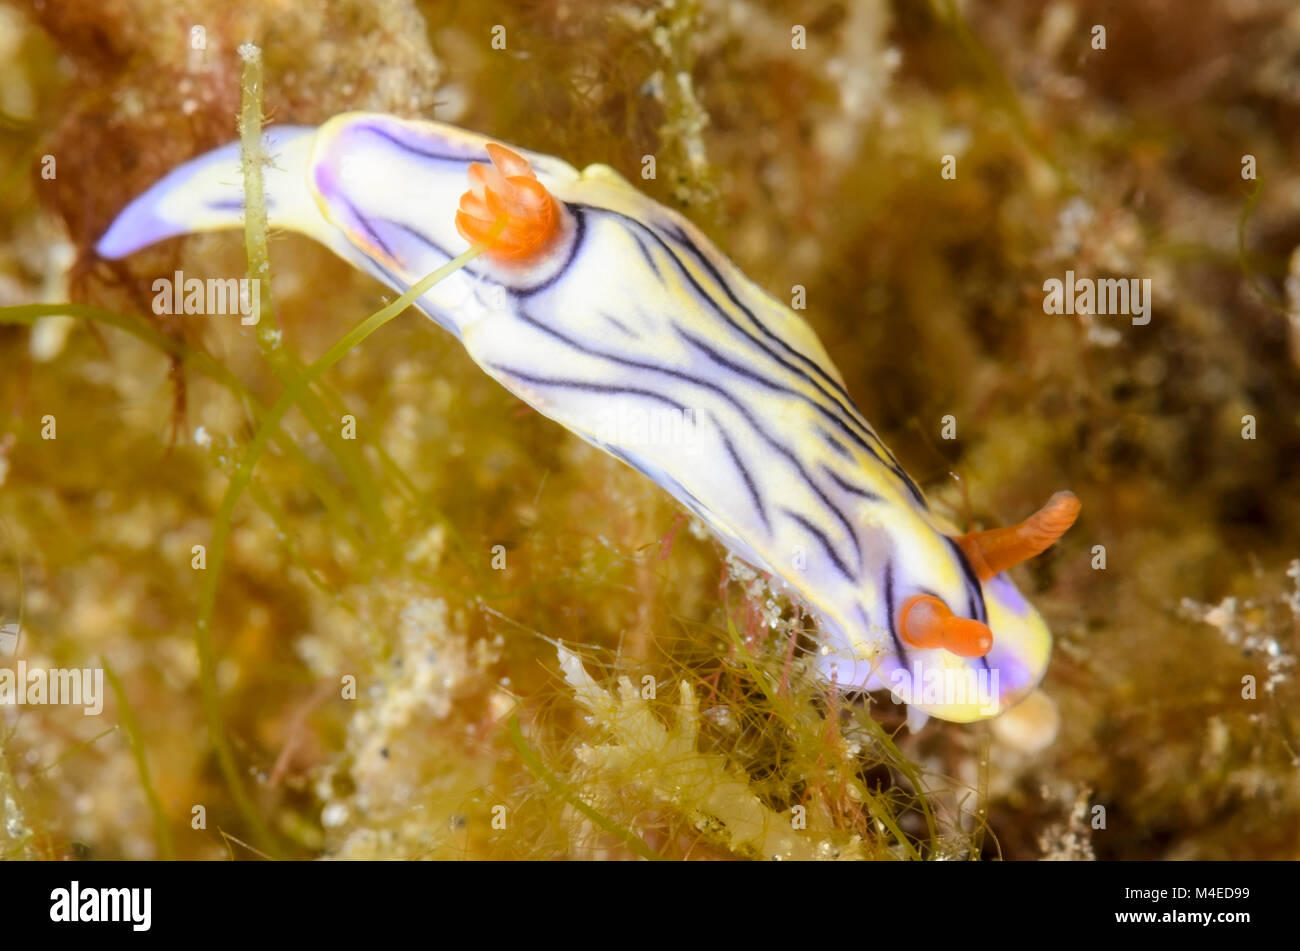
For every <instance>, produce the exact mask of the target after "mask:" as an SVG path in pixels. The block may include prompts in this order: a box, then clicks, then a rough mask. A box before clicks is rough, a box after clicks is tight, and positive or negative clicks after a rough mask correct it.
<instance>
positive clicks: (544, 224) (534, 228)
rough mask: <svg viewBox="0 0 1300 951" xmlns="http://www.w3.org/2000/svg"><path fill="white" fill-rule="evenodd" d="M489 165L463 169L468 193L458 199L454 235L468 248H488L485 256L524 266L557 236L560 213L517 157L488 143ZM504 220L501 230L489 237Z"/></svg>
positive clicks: (473, 165)
mask: <svg viewBox="0 0 1300 951" xmlns="http://www.w3.org/2000/svg"><path fill="white" fill-rule="evenodd" d="M487 152H488V156H489V157H490V158H491V159H492V165H491V166H488V165H482V164H480V163H478V162H475V163H474V164H472V165H470V167H469V181H470V188H469V191H467V192H465V194H463V195H462V196H461V198H460V210H459V211H457V212H456V230H457V231H459V232H460V234H461V236H462V237H463V238H465V240H466V241H469V242H470V243H477V242H480V241H484V242H487V243H488V250H487V252H486V254H487V255H488V256H489V257H492V258H497V259H498V260H501V261H504V262H511V263H514V262H524V261H527V260H528V259H530V258H533V257H535V256H536V255H538V254H540V253H542V252H545V251H546V250H548V249H549V248H550V247H551V246H552V245H554V243H555V242H556V241H557V240H558V239H559V237H560V235H561V231H562V229H561V221H560V210H559V208H558V207H557V206H556V204H555V199H554V198H553V197H552V196H551V193H550V192H548V191H547V190H546V186H545V185H543V184H542V183H541V182H539V181H538V180H537V176H536V175H535V174H533V170H532V167H531V166H529V164H528V160H527V159H525V158H524V157H523V156H521V155H519V154H517V153H515V152H512V151H510V149H508V148H506V147H505V146H503V145H497V144H496V143H494V142H489V143H488V145H487ZM503 218H504V219H505V227H504V229H503V230H501V232H500V233H499V234H497V235H496V236H495V237H493V232H494V229H495V228H496V227H497V226H498V225H499V224H500V223H501V221H502V219H503Z"/></svg>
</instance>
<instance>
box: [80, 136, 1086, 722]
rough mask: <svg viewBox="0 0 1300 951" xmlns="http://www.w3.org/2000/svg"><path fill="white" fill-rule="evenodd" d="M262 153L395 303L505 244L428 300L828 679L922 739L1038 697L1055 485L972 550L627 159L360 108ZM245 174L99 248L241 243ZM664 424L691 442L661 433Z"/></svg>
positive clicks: (800, 341)
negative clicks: (749, 583)
mask: <svg viewBox="0 0 1300 951" xmlns="http://www.w3.org/2000/svg"><path fill="white" fill-rule="evenodd" d="M266 137H267V140H268V141H267V148H268V151H269V152H270V154H271V155H272V159H273V165H272V167H270V168H268V169H267V170H266V173H265V176H266V178H265V184H266V194H267V212H268V217H269V220H270V222H271V224H272V225H275V226H279V227H284V228H288V229H292V230H295V231H299V232H301V233H303V234H306V235H308V236H310V237H312V238H314V239H316V240H317V241H320V242H321V243H323V244H325V245H326V246H328V247H329V248H331V249H332V250H333V251H334V252H335V253H337V254H338V255H339V256H340V257H342V258H344V259H345V260H347V261H349V262H351V263H352V264H354V265H355V266H357V267H359V268H361V269H363V270H365V271H367V272H369V273H370V274H372V275H374V276H375V277H377V278H378V279H379V280H380V281H382V282H384V283H385V284H387V285H389V286H390V287H393V288H395V289H398V290H400V291H405V290H407V289H409V288H410V287H411V286H412V285H413V284H414V283H415V282H416V281H418V280H419V279H420V278H422V277H423V276H424V275H426V274H428V273H429V272H431V271H433V270H435V269H436V268H438V267H440V266H441V265H443V264H445V263H446V262H447V261H449V260H450V259H451V258H453V257H454V256H455V255H457V254H458V253H460V252H461V251H462V250H464V248H465V247H466V246H467V241H479V240H487V239H489V238H491V239H492V243H491V246H490V248H489V250H488V251H487V252H486V253H485V254H484V255H482V256H481V257H479V258H477V259H475V260H474V261H472V262H471V263H470V264H469V265H468V266H467V267H465V268H464V269H462V270H460V271H458V272H456V273H454V274H453V275H452V276H451V277H449V278H448V279H446V280H444V281H442V282H441V283H439V284H437V285H435V286H434V287H433V288H432V289H431V290H430V291H429V292H428V293H426V294H425V295H424V296H423V297H422V298H420V300H419V307H420V308H421V309H422V310H423V311H424V312H425V313H426V314H428V315H429V316H430V317H431V318H433V320H435V321H436V322H437V323H438V324H440V325H441V326H442V327H444V328H445V329H447V330H448V331H450V332H451V333H453V334H455V335H456V336H457V337H458V338H459V339H460V340H461V342H462V343H463V344H464V346H465V349H466V350H467V351H468V352H469V354H470V356H471V357H472V358H473V359H474V360H475V361H476V362H477V363H478V364H479V366H481V367H482V368H483V369H484V371H486V372H487V373H488V374H489V375H490V376H492V377H493V378H494V379H496V380H497V381H499V382H500V383H501V384H502V385H503V386H505V387H506V389H508V390H510V391H511V392H512V393H514V394H515V395H517V396H518V397H519V398H520V399H522V400H524V401H525V402H527V403H528V404H529V405H531V406H532V407H534V408H535V409H537V410H538V411H539V412H540V413H542V414H544V415H545V416H548V417H550V418H551V419H553V420H555V421H556V422H559V423H560V424H561V425H563V426H564V427H566V428H567V429H569V430H571V431H572V432H574V433H576V434H577V435H578V436H580V437H582V438H583V439H585V440H587V441H588V442H590V443H592V444H594V445H596V446H598V447H600V448H601V449H603V450H605V451H606V452H609V453H611V454H612V455H614V456H615V457H617V458H619V459H621V460H623V461H624V462H626V463H627V464H628V465H630V466H632V467H633V468H634V469H636V470H638V471H640V472H642V473H644V474H645V475H646V476H648V477H649V478H651V479H653V480H654V481H655V482H656V483H658V484H659V485H660V486H662V487H663V488H664V489H666V490H667V491H668V492H670V493H671V494H672V495H673V496H674V497H675V498H676V499H677V500H678V501H680V502H681V503H682V504H683V505H684V506H686V508H688V509H689V510H690V511H691V512H693V513H694V514H695V515H696V516H698V517H699V518H700V519H701V520H702V521H703V522H704V523H705V524H706V525H707V526H708V527H709V528H710V529H711V530H712V531H713V532H714V533H716V535H717V536H718V538H719V539H720V540H721V541H722V543H723V544H724V545H726V546H727V547H728V548H729V549H731V550H732V551H733V552H734V553H735V554H736V555H737V556H739V557H740V558H742V559H743V560H745V561H747V562H749V563H750V564H752V565H753V566H755V567H756V568H759V569H761V570H762V571H765V572H768V573H769V574H771V575H772V576H774V577H775V578H777V579H780V581H782V582H784V584H785V585H786V586H787V587H788V589H789V590H790V591H791V592H793V593H794V594H795V595H797V596H798V598H799V599H801V600H802V602H803V603H804V605H805V606H806V607H807V608H808V609H809V611H810V612H811V614H812V615H813V617H814V618H815V619H816V621H817V623H818V627H819V642H820V644H821V648H820V650H819V651H818V653H817V656H816V657H815V659H814V663H815V665H816V667H817V669H818V670H819V672H820V673H821V674H822V675H823V676H824V677H825V678H826V679H827V680H830V681H833V682H834V683H835V684H836V685H838V686H839V687H841V688H851V689H863V690H874V689H880V688H887V689H891V690H893V692H894V694H895V696H896V697H899V698H901V699H903V700H906V701H908V702H909V703H910V704H911V707H910V712H911V713H912V722H913V723H914V724H915V723H916V721H917V719H918V718H919V720H920V721H921V722H924V714H933V715H936V716H939V717H941V718H944V719H948V720H954V721H960V722H969V721H972V720H977V719H981V718H984V717H987V716H992V715H995V714H997V713H999V712H1001V711H1003V710H1005V709H1006V708H1007V707H1009V706H1010V705H1012V704H1014V703H1015V702H1017V701H1018V700H1019V699H1021V698H1022V697H1024V696H1025V695H1026V694H1028V693H1029V692H1030V691H1031V690H1032V689H1033V688H1034V687H1035V686H1036V684H1037V683H1038V681H1039V680H1040V679H1041V677H1042V675H1043V673H1044V670H1045V669H1046V666H1047V661H1048V655H1049V651H1050V646H1051V637H1050V634H1049V633H1048V630H1047V628H1046V626H1045V624H1044V623H1043V621H1042V619H1041V617H1040V616H1039V614H1038V613H1037V612H1036V611H1035V610H1034V608H1033V607H1031V606H1030V605H1029V604H1028V603H1027V602H1026V601H1025V600H1024V599H1023V598H1022V597H1021V596H1020V594H1019V593H1018V592H1017V590H1016V588H1015V586H1014V584H1013V583H1012V581H1011V580H1010V579H1009V577H1008V576H1007V575H1006V574H1005V571H1006V569H1007V568H1009V567H1010V566H1011V565H1013V564H1015V563H1017V562H1018V561H1021V560H1024V559H1025V558H1027V557H1030V556H1032V555H1034V554H1037V553H1038V552H1040V551H1042V550H1043V549H1045V548H1046V547H1048V546H1049V545H1051V544H1052V542H1053V541H1055V540H1056V538H1057V537H1059V536H1060V535H1061V534H1062V533H1063V532H1064V531H1065V530H1066V529H1067V528H1068V527H1069V525H1070V523H1071V522H1072V521H1073V519H1074V516H1075V514H1076V513H1077V511H1078V501H1077V500H1076V499H1075V498H1074V496H1073V495H1071V494H1069V493H1058V494H1057V495H1056V496H1054V497H1053V498H1052V500H1051V501H1050V502H1049V503H1048V505H1047V506H1046V507H1045V508H1044V509H1043V510H1041V511H1040V512H1039V513H1038V514H1036V515H1034V516H1032V517H1031V518H1030V519H1027V520H1026V521H1025V522H1023V523H1021V524H1020V525H1017V526H1014V527H1011V528H1006V529H997V530H994V531H990V532H979V533H972V534H968V535H963V536H959V534H958V533H957V532H956V530H955V529H954V527H953V526H952V525H950V524H949V523H947V522H946V521H945V520H944V519H943V518H941V517H940V516H939V515H937V514H936V513H935V512H934V511H932V510H931V508H930V507H929V505H928V504H927V503H926V500H925V497H924V496H923V495H922V493H921V490H920V489H919V488H918V486H917V485H916V483H915V482H913V481H912V479H911V478H910V477H909V476H908V475H907V473H906V472H904V471H903V468H902V467H901V466H900V465H899V463H898V461H897V460H896V459H895V458H894V456H893V454H892V453H891V452H890V451H889V449H888V448H886V446H885V445H884V443H882V442H881V440H880V437H879V436H877V435H876V432H875V430H874V429H872V427H871V426H870V424H869V423H868V422H867V421H866V419H864V418H863V416H862V414H861V413H860V412H859V411H858V409H857V407H856V406H855V404H854V402H853V400H852V398H851V397H850V396H849V394H848V391H847V389H846V387H845V385H844V381H843V380H842V379H841V378H840V375H839V372H838V371H837V370H836V369H835V366H834V364H833V363H832V362H831V359H830V357H829V356H828V355H827V353H826V351H825V349H824V348H823V347H822V345H821V343H820V341H819V340H818V339H817V337H816V335H815V334H814V333H813V331H812V329H811V328H810V327H809V325H808V324H807V323H805V321H804V320H803V319H802V318H800V317H799V316H798V315H797V314H795V312H794V311H792V310H791V309H789V308H788V307H786V306H785V305H783V304H782V303H780V302H779V301H777V300H776V299H775V298H773V297H772V296H770V295H769V294H767V293H766V292H765V291H763V290H762V289H761V288H759V287H758V286H757V285H756V284H754V283H753V282H752V281H750V280H749V279H748V278H746V277H745V276H744V275H743V274H742V273H741V272H740V271H739V270H738V269H737V268H736V267H735V265H733V264H732V263H731V262H730V261H729V260H728V259H727V258H726V257H724V256H723V255H722V254H721V253H720V252H719V251H718V250H717V249H716V248H715V247H714V246H713V245H712V244H711V243H710V242H709V241H708V239H707V238H705V237H704V235H703V234H702V233H701V232H700V231H699V230H698V229H697V228H696V227H695V226H693V225H692V224H691V223H690V222H688V221H687V220H686V219H685V218H683V217H682V216H681V215H679V214H677V213H676V212H674V211H672V210H670V209H668V208H665V207H663V206H661V205H659V204H658V203H656V202H654V201H652V200H651V199H649V198H647V197H645V196H644V195H642V194H641V193H640V192H638V191H637V190H636V189H634V188H633V187H632V186H631V185H629V184H628V183H627V182H626V181H625V180H624V179H623V178H621V177H620V176H619V175H618V174H617V173H616V172H615V171H614V170H613V169H611V168H609V167H607V166H603V165H592V166H588V167H587V168H586V169H584V170H583V171H581V172H579V171H578V170H577V169H575V168H573V167H572V166H570V165H568V164H566V163H565V162H563V161H560V160H558V159H555V158H552V157H549V156H546V155H540V154H536V153H532V152H528V151H526V150H523V149H512V148H507V147H504V146H501V145H498V144H496V143H494V142H491V141H489V140H488V139H486V138H484V137H482V136H479V135H475V134H472V133H469V132H465V131H463V130H460V129H456V128H453V127H451V126H447V125H444V124H441V123H435V122H420V121H408V120H400V119H397V118H393V117H390V116H383V115H375V114H363V113H354V114H346V115H342V116H338V117H336V118H334V119H331V120H330V121H328V122H326V123H325V124H324V125H322V126H320V127H318V128H307V127H285V126H280V127H272V128H271V129H269V130H267V133H266ZM239 158H240V156H239V146H238V144H237V143H235V144H231V145H229V146H226V147H224V148H221V149H217V150H215V151H213V152H210V153H208V154H207V155H204V156H201V157H199V158H197V159H194V160H193V161H191V162H189V163H187V164H185V165H183V166H181V167H179V168H177V169H176V170H174V171H173V172H172V173H171V174H169V175H168V176H167V177H166V178H164V179H163V180H162V181H160V182H159V183H158V184H156V185H155V186H154V187H153V188H151V189H150V190H149V191H148V192H146V193H145V194H144V195H142V196H140V197H139V198H137V199H136V200H135V201H134V202H132V203H131V204H130V205H129V206H128V207H127V208H126V209H125V210H124V211H123V212H122V214H121V215H120V216H119V218H118V219H117V220H116V222H114V224H113V225H112V227H111V228H110V229H109V231H108V232H107V233H106V234H105V235H104V237H103V238H102V239H101V241H100V242H99V244H98V246H97V251H98V252H99V254H100V255H101V256H103V257H108V258H118V257H122V256H125V255H127V254H130V253H132V252H133V251H135V250H137V249H139V248H141V247H144V246H145V245H148V244H152V243H154V242H156V241H159V240H162V239H164V238H167V237H171V236H174V235H178V234H183V233H188V232H194V231H203V230H212V229H218V228H233V227H238V226H240V224H241V222H242V209H243V191H242V187H241V175H240V170H239V168H240V164H239ZM494 226H495V230H494ZM665 416H668V417H672V418H675V419H677V420H679V421H681V422H683V423H685V425H677V426H671V425H660V426H656V425H653V420H654V419H655V418H661V419H662V418H665ZM647 421H651V423H650V424H649V425H647ZM963 684H966V685H969V684H978V685H982V688H981V689H978V690H975V691H971V690H967V689H963V687H962V686H961V685H963ZM954 685H956V687H957V689H956V692H955V693H954V692H953V690H952V689H951V688H952V687H953V686H954ZM932 688H934V689H932Z"/></svg>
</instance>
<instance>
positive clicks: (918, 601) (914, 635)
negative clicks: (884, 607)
mask: <svg viewBox="0 0 1300 951" xmlns="http://www.w3.org/2000/svg"><path fill="white" fill-rule="evenodd" d="M898 630H899V631H900V632H901V633H902V635H903V640H905V641H907V643H909V644H911V645H912V646H913V647H921V648H931V647H942V648H943V649H944V650H948V651H951V652H952V653H954V654H956V655H958V656H959V657H983V656H984V655H985V654H987V653H988V652H989V651H990V650H991V649H992V647H993V632H992V631H990V630H989V627H988V625H987V624H984V623H983V622H981V621H976V620H973V619H971V618H964V617H957V615H955V614H953V613H952V611H951V610H950V609H949V607H948V605H946V604H944V603H943V601H942V600H940V599H939V598H936V597H935V596H934V595H932V594H918V595H915V596H913V597H911V598H908V599H907V600H906V601H905V602H904V603H903V608H902V610H901V611H899V612H898Z"/></svg>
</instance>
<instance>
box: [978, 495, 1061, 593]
mask: <svg viewBox="0 0 1300 951" xmlns="http://www.w3.org/2000/svg"><path fill="white" fill-rule="evenodd" d="M1078 517H1079V497H1078V496H1077V495H1075V494H1074V493H1073V492H1057V493H1056V494H1055V495H1053V496H1052V497H1051V498H1050V499H1048V500H1047V504H1046V505H1044V506H1043V507H1042V508H1041V509H1039V510H1038V511H1037V512H1035V513H1034V514H1033V515H1031V516H1029V518H1027V519H1025V520H1024V521H1023V522H1021V523H1020V524H1019V525H1008V526H1007V527H1006V528H992V529H989V530H988V531H983V532H969V533H967V534H965V535H962V536H960V537H958V538H956V539H954V540H955V541H956V542H957V544H958V545H959V546H961V550H962V552H963V553H965V555H966V559H967V561H969V562H970V565H971V568H973V569H974V570H975V574H976V575H977V576H978V577H979V579H980V580H981V581H988V580H989V579H990V578H992V577H993V576H994V575H997V574H1001V573H1002V572H1004V571H1006V570H1007V569H1008V568H1012V567H1014V566H1015V565H1018V564H1020V563H1021V562H1022V561H1026V560H1028V559H1030V558H1033V557H1034V556H1035V555H1037V554H1040V553H1041V552H1044V551H1046V550H1047V549H1048V548H1051V547H1052V545H1053V544H1055V542H1056V540H1057V539H1058V538H1060V537H1061V536H1062V535H1064V534H1065V533H1066V532H1067V531H1068V530H1069V528H1070V526H1071V525H1073V524H1074V520H1075V519H1076V518H1078Z"/></svg>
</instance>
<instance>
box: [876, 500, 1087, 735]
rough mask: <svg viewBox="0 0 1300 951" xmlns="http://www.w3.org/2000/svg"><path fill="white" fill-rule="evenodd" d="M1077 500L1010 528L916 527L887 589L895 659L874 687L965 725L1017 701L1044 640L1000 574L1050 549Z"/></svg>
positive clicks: (1041, 659)
mask: <svg viewBox="0 0 1300 951" xmlns="http://www.w3.org/2000/svg"><path fill="white" fill-rule="evenodd" d="M1079 507H1080V506H1079V500H1078V499H1077V498H1076V497H1075V496H1074V495H1073V494H1072V493H1069V492H1058V493H1057V494H1056V495H1054V496H1053V497H1052V498H1051V500H1050V501H1049V502H1048V503H1047V504H1046V505H1045V506H1043V508H1042V509H1040V510H1039V511H1038V512H1036V513H1035V514H1034V515H1031V516H1030V517H1029V518H1027V519H1025V520H1024V521H1023V522H1020V523H1019V524H1017V525H1012V526H1008V527H1006V528H996V529H990V530H988V531H980V532H970V533H967V534H965V535H954V534H951V533H948V532H945V531H943V530H942V526H940V525H938V524H936V525H935V526H934V527H932V528H930V529H929V530H928V531H927V530H925V529H922V528H920V527H919V526H913V527H911V528H910V529H908V530H907V531H899V532H897V533H896V536H895V537H898V538H906V539H908V540H909V542H908V544H907V545H906V546H900V548H899V550H897V551H896V552H895V553H894V558H893V562H892V564H893V565H894V568H893V570H892V571H891V572H890V576H889V577H888V578H887V579H886V590H885V599H886V603H887V609H892V610H893V612H894V613H893V616H892V618H891V620H892V627H891V629H890V634H891V637H892V640H893V650H892V651H888V650H887V651H886V652H885V654H884V656H883V657H881V658H880V659H879V660H878V661H877V663H878V669H877V670H876V672H875V677H874V679H875V682H876V683H878V684H880V685H881V686H885V687H888V688H890V689H891V690H892V691H893V692H894V694H895V697H896V698H898V699H900V700H903V701H905V702H907V703H908V704H909V705H910V706H911V707H912V708H913V709H914V710H915V711H920V712H924V713H926V714H931V715H934V716H938V717H941V718H942V719H945V720H954V721H958V722H970V721H974V720H980V719H984V718H986V717H990V716H995V715H997V714H998V713H1001V712H1003V711H1005V710H1006V709H1008V708H1009V707H1011V706H1013V705H1015V704H1016V703H1018V702H1019V701H1020V700H1022V699H1024V698H1025V697H1026V696H1027V695H1028V694H1029V693H1030V692H1031V691H1032V690H1033V689H1034V687H1035V686H1037V684H1038V682H1039V681H1040V680H1041V679H1042V676H1043V673H1044V672H1045V670H1046V668H1047V662H1048V658H1049V655H1050V651H1051V634H1050V633H1049V631H1048V629H1047V625H1046V624H1045V623H1044V622H1043V619H1042V617H1041V616H1040V615H1039V614H1038V612H1037V611H1036V610H1034V608H1033V607H1032V606H1031V605H1030V604H1029V603H1028V602H1027V601H1026V600H1025V599H1024V598H1023V597H1022V596H1021V595H1020V593H1019V591H1017V589H1016V586H1015V584H1014V583H1013V582H1012V581H1011V579H1010V578H1009V577H1008V575H1007V574H1006V571H1007V570H1008V569H1009V568H1011V567H1013V566H1014V565H1016V564H1019V563H1020V562H1022V561H1025V560H1027V559H1028V558H1032V557H1033V556H1035V555H1037V554H1039V553H1040V552H1042V551H1044V550H1045V549H1047V548H1048V547H1049V546H1051V545H1052V544H1053V543H1054V542H1055V541H1056V540H1057V539H1058V538H1060V537H1061V535H1063V534H1064V533H1065V532H1066V530H1068V529H1069V528H1070V526H1071V524H1073V522H1074V520H1075V518H1076V517H1077V515H1078V512H1079Z"/></svg>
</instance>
